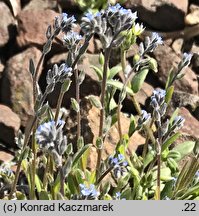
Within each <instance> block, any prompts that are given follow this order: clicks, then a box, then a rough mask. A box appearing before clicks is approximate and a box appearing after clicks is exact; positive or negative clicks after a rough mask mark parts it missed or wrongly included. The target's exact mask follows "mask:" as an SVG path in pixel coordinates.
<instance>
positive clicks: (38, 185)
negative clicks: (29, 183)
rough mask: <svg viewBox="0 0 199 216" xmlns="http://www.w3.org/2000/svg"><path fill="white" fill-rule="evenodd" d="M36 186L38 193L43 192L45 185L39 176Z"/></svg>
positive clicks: (36, 178) (36, 179)
mask: <svg viewBox="0 0 199 216" xmlns="http://www.w3.org/2000/svg"><path fill="white" fill-rule="evenodd" d="M35 186H36V188H37V191H38V192H41V190H42V187H43V184H42V182H41V180H40V179H39V176H38V175H35Z"/></svg>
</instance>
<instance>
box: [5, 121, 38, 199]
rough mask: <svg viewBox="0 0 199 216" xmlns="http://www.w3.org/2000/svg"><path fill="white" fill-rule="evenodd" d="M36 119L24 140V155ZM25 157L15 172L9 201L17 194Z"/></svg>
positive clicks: (21, 158)
mask: <svg viewBox="0 0 199 216" xmlns="http://www.w3.org/2000/svg"><path fill="white" fill-rule="evenodd" d="M36 119H37V118H36V117H34V120H33V122H32V125H31V127H30V131H29V133H28V135H27V137H26V138H25V140H24V145H23V149H22V154H23V152H24V151H25V148H26V147H27V145H28V143H29V140H30V136H31V131H32V129H33V127H34V125H35V122H36ZM23 159H24V158H23V157H22V156H21V157H20V159H19V162H18V164H17V169H16V172H15V179H14V182H13V184H12V187H11V190H10V193H9V195H8V199H9V200H10V199H12V196H13V193H14V192H15V190H16V186H17V182H18V179H19V174H20V170H21V164H22V161H23Z"/></svg>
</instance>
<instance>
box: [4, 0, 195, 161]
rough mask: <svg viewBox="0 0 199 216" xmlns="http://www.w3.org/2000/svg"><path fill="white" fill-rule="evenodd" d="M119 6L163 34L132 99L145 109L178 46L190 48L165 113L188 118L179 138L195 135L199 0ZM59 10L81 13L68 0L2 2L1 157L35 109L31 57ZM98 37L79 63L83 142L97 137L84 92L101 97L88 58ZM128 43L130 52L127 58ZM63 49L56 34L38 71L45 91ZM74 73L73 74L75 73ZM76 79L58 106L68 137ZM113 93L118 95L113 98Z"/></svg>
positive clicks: (133, 143) (112, 136)
mask: <svg viewBox="0 0 199 216" xmlns="http://www.w3.org/2000/svg"><path fill="white" fill-rule="evenodd" d="M124 7H126V8H129V9H132V11H137V12H138V17H139V20H138V21H139V22H141V23H143V24H144V26H146V27H147V28H146V32H145V33H144V34H145V35H147V34H149V33H150V32H151V31H156V32H158V33H160V35H161V36H162V37H163V39H164V45H163V46H160V47H158V48H157V49H156V50H155V52H154V53H153V57H155V58H156V59H157V61H158V63H159V72H158V73H157V74H154V73H152V72H151V73H149V75H148V76H147V79H146V82H145V84H144V85H143V88H142V90H141V91H140V92H139V93H138V95H137V99H138V101H139V102H140V103H141V105H142V108H144V109H146V110H147V109H148V105H149V98H150V96H151V94H152V91H153V89H154V88H156V87H160V88H164V85H165V82H166V78H167V76H168V72H169V70H170V68H171V67H176V65H177V63H178V62H179V61H180V59H181V57H182V54H183V53H184V52H191V53H193V54H194V56H193V59H192V63H191V66H190V67H189V68H187V69H186V70H185V76H184V77H183V78H182V80H180V81H177V82H176V83H175V93H174V97H173V99H172V103H171V107H170V108H169V110H168V115H170V114H172V112H173V111H174V109H175V108H176V107H178V106H179V107H180V114H181V115H182V116H183V117H184V118H185V119H186V122H185V126H184V128H183V129H182V132H183V136H182V140H187V139H189V140H190V139H192V140H196V139H199V121H198V120H199V96H198V91H199V89H198V80H199V79H198V78H199V1H198V0H195V1H194V0H158V1H156V0H127V1H126V2H125V3H124ZM61 12H66V13H68V14H75V17H77V18H80V17H81V15H82V12H81V11H80V9H79V8H78V7H77V5H76V4H75V3H74V1H73V0H57V1H55V0H0V15H1V18H0V146H1V147H0V160H1V161H9V160H10V159H11V158H12V157H13V155H14V152H15V150H16V144H15V141H14V137H15V135H16V134H17V131H18V130H19V129H21V130H22V131H24V128H25V126H26V125H27V123H28V121H29V119H30V117H31V116H32V113H33V98H32V79H31V75H30V72H29V70H28V68H29V59H30V58H32V59H33V60H34V62H35V63H36V62H38V59H39V58H40V55H41V51H42V46H43V44H44V42H45V32H46V28H47V26H48V24H52V22H53V19H54V17H55V16H57V15H59V13H61ZM100 49H101V47H100V43H99V40H98V39H97V38H93V39H92V40H91V43H90V45H89V48H88V53H87V54H86V55H85V57H84V58H83V59H82V62H81V63H80V65H79V68H81V69H82V68H83V69H84V71H85V73H86V79H85V81H84V83H83V84H82V86H81V104H82V107H83V108H82V109H81V110H82V127H83V129H82V133H83V134H84V136H85V142H86V143H92V142H94V141H95V139H96V137H95V134H97V133H98V117H99V112H98V110H97V109H95V108H94V107H91V105H90V104H89V103H88V101H87V100H86V99H85V96H87V95H89V94H91V93H92V94H94V95H96V96H99V95H100V87H99V83H98V80H97V77H96V76H95V74H94V72H93V71H92V69H90V68H89V64H94V65H98V53H99V51H100ZM133 53H134V48H133V49H132V50H131V51H130V52H129V53H128V60H129V63H131V61H132V55H133ZM66 54H67V50H66V49H65V48H64V47H63V46H62V45H61V44H60V43H59V41H58V40H57V41H56V42H54V44H53V48H52V52H51V53H50V54H48V55H47V56H46V58H45V61H44V64H43V68H42V70H41V72H40V80H39V84H40V87H41V89H42V90H44V89H45V86H46V83H45V76H46V73H47V71H48V69H49V68H51V67H52V65H53V64H54V63H58V64H59V63H61V62H63V61H64V60H65V59H66ZM112 57H114V58H113V59H112V61H111V64H112V65H115V64H116V63H117V61H118V60H117V59H118V58H117V53H114V54H113V55H112ZM73 79H74V78H73ZM58 93H59V87H58V88H56V89H55V91H54V92H53V93H52V94H51V95H50V96H49V97H48V100H49V103H50V105H51V106H52V107H55V106H56V102H57V97H58ZM74 94H75V88H74V84H73V85H72V86H71V89H70V90H69V92H68V93H67V94H66V95H65V98H64V101H63V106H65V107H66V109H67V110H68V112H67V118H66V121H67V124H66V132H67V134H68V139H69V140H70V141H73V140H74V134H75V129H76V123H75V114H74V113H73V112H72V111H71V110H70V98H71V97H74V96H75V95H74ZM116 99H117V98H116ZM122 111H123V114H122V123H123V127H124V129H123V131H124V132H125V131H126V132H127V131H128V126H129V118H128V115H127V114H129V113H133V114H135V115H136V112H135V110H134V108H133V106H132V103H131V102H130V100H129V99H128V98H126V99H125V101H124V104H123V110H122ZM143 136H144V135H143V134H139V133H136V134H134V135H133V137H132V138H131V139H130V145H129V149H130V150H133V149H136V148H137V146H138V145H141V144H143V143H144V137H143ZM118 138H119V137H118V130H117V126H113V127H112V128H111V131H110V133H109V134H108V136H107V139H106V143H105V146H106V148H105V154H110V153H111V152H112V151H113V148H114V145H115V144H116V143H117V141H118ZM94 151H95V150H94V149H93V154H91V160H90V161H91V163H93V161H94V160H95V157H96V156H95V152H94Z"/></svg>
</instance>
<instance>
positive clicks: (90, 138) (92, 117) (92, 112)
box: [66, 99, 145, 169]
mask: <svg viewBox="0 0 199 216" xmlns="http://www.w3.org/2000/svg"><path fill="white" fill-rule="evenodd" d="M81 117H82V120H81V126H82V130H81V131H82V135H83V137H84V142H85V144H88V143H92V144H94V145H95V143H96V139H97V137H98V133H99V109H97V108H95V107H92V106H91V104H90V102H89V101H88V100H87V99H82V102H81ZM75 119H76V114H75V113H74V112H73V111H70V112H69V113H68V115H67V119H66V130H67V131H66V133H67V134H68V135H69V137H68V138H69V142H72V143H74V145H75V139H76V138H75V137H76V120H75ZM121 122H122V132H123V134H126V133H128V130H129V125H130V119H129V118H128V117H127V116H126V115H125V114H123V113H121ZM118 141H119V133H118V126H117V123H116V124H114V125H113V126H112V127H111V128H110V130H109V132H108V134H107V136H106V139H105V142H104V151H103V155H102V158H103V159H106V158H107V157H108V156H109V155H111V154H113V153H114V150H115V147H116V145H117V143H118ZM144 141H145V139H144V137H143V136H142V135H140V134H139V133H135V134H134V135H133V136H132V137H131V138H130V141H129V148H128V152H132V151H135V150H136V149H137V147H138V146H139V145H142V144H144ZM88 164H89V165H88V166H89V168H91V169H94V168H95V166H96V149H95V148H91V152H90V154H89V163H88Z"/></svg>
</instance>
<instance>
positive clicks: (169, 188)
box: [161, 179, 175, 200]
mask: <svg viewBox="0 0 199 216" xmlns="http://www.w3.org/2000/svg"><path fill="white" fill-rule="evenodd" d="M174 184H175V180H173V179H172V180H170V181H168V182H166V184H165V186H164V188H163V190H162V191H161V200H163V199H165V198H166V197H169V198H170V197H172V194H173V190H174V189H173V187H174Z"/></svg>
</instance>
